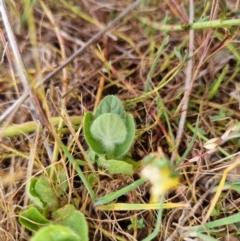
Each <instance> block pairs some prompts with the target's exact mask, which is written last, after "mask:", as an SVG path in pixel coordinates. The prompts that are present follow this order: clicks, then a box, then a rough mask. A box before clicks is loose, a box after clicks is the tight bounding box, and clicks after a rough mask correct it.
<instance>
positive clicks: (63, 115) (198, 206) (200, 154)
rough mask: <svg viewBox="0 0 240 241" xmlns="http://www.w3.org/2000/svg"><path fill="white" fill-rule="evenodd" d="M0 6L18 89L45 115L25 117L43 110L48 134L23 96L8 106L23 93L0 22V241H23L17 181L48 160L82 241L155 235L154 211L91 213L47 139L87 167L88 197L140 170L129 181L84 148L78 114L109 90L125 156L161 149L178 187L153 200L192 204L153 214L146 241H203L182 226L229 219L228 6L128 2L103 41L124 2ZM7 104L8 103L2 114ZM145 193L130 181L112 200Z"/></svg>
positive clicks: (233, 108)
mask: <svg viewBox="0 0 240 241" xmlns="http://www.w3.org/2000/svg"><path fill="white" fill-rule="evenodd" d="M6 3H7V11H8V15H9V18H10V24H11V26H12V28H13V32H14V34H15V35H16V40H17V45H18V48H19V51H20V53H21V58H22V59H23V61H24V64H25V66H26V73H25V74H26V76H27V78H28V81H29V82H28V85H29V86H31V91H32V95H33V96H35V98H37V99H38V100H39V104H40V107H39V108H41V110H42V111H43V113H44V114H42V113H40V114H39V113H37V114H36V113H35V115H37V116H39V115H40V116H42V115H44V116H45V118H46V122H47V124H46V123H45V124H46V126H47V127H46V126H45V127H44V126H41V125H40V123H39V122H38V121H37V120H36V119H34V118H33V117H32V112H33V111H36V109H38V108H37V106H36V105H34V106H33V108H31V109H30V107H29V106H30V105H29V100H27V101H24V103H23V104H21V105H20V106H19V105H18V103H20V102H19V99H21V98H22V97H21V96H23V95H24V94H25V95H26V88H25V86H23V85H22V82H21V76H20V75H19V71H17V69H16V68H15V67H14V66H15V57H14V54H13V51H12V49H11V48H10V46H9V41H8V39H7V34H6V31H5V30H6V29H5V26H4V24H3V22H2V21H1V30H0V40H1V45H0V46H1V48H0V53H1V66H0V120H1V124H0V216H1V218H0V240H6V241H8V240H9V241H10V240H11V241H12V240H17V241H18V240H30V238H31V236H32V233H31V232H29V231H27V230H25V229H24V228H23V227H22V226H21V225H20V224H19V221H18V218H19V214H20V212H21V211H23V210H25V209H26V208H27V207H29V205H30V202H29V199H28V196H27V195H26V184H27V183H28V182H29V180H30V178H31V177H39V176H41V175H44V174H46V170H47V168H49V167H54V166H58V165H61V166H62V167H63V169H64V170H65V173H66V176H67V177H68V189H67V191H66V192H65V193H64V194H62V195H61V197H60V199H61V200H60V202H61V203H71V204H74V205H75V207H77V209H79V210H80V211H81V212H82V213H83V214H84V215H85V217H86V219H87V222H88V226H89V237H90V240H92V241H95V240H103V241H112V240H119V241H125V240H126V241H127V240H128V241H129V240H132V241H135V240H143V239H144V238H146V237H147V236H148V235H149V234H150V233H151V232H152V231H153V230H154V229H155V224H156V219H157V217H156V210H154V209H153V210H152V209H151V208H150V207H149V209H147V208H146V209H145V210H127V211H126V210H125V211H121V210H120V211H119V210H112V211H104V210H101V209H100V208H99V209H97V208H96V207H95V206H94V205H93V203H92V201H91V198H90V196H89V195H88V192H87V190H86V188H85V186H84V185H83V183H82V181H81V180H80V178H79V177H78V176H77V174H76V172H75V166H74V165H72V164H71V163H70V162H69V160H68V158H67V157H66V156H65V154H63V151H62V150H61V148H60V146H59V142H58V141H57V138H56V137H57V136H58V137H59V138H60V139H61V140H62V142H63V143H64V144H65V145H66V146H67V147H68V150H69V151H70V152H71V154H72V156H74V158H75V159H76V160H79V163H81V161H82V160H84V161H85V163H87V165H85V166H84V167H82V166H81V168H82V171H83V172H84V174H85V175H88V174H89V173H91V172H92V173H94V174H95V175H96V176H97V181H96V182H94V183H93V190H94V193H95V194H96V196H98V197H101V196H104V195H106V194H111V193H112V192H114V191H117V190H120V189H121V188H124V187H125V186H127V185H129V184H131V183H132V182H134V181H136V180H138V179H139V178H140V172H141V167H140V165H139V166H138V168H136V170H135V173H134V174H133V176H131V177H129V176H127V177H126V176H124V175H120V174H117V175H109V174H108V173H107V172H106V171H104V169H98V168H97V166H95V165H94V164H92V163H91V161H90V160H89V158H88V154H87V153H86V150H87V144H86V142H85V140H84V137H83V131H82V119H83V116H84V114H85V113H86V112H87V111H93V110H94V109H96V108H97V106H98V104H99V102H100V100H101V99H102V98H103V97H104V96H106V95H117V96H118V97H119V98H120V99H121V100H122V101H123V104H124V107H125V109H126V111H127V112H129V113H131V114H132V115H133V116H134V119H135V122H136V133H137V135H136V141H135V144H134V146H133V147H132V148H131V158H132V159H133V160H135V161H136V163H140V161H141V160H142V159H143V158H144V157H145V156H146V155H148V154H150V153H152V152H156V151H157V150H158V149H159V148H161V150H163V153H164V155H165V156H166V157H168V159H169V160H171V165H173V166H175V167H176V170H175V171H176V172H177V173H178V174H179V175H180V185H179V186H178V187H176V188H175V189H174V190H172V191H171V192H169V193H168V195H167V196H166V197H165V201H164V203H165V204H167V203H179V202H183V203H186V204H188V205H189V206H191V208H190V209H189V208H187V206H185V207H178V208H169V209H164V210H163V213H162V222H161V229H160V232H159V233H158V235H157V237H155V238H154V240H161V241H163V240H168V241H170V240H172V241H173V240H208V239H204V238H206V237H205V236H202V237H199V236H198V237H196V239H194V237H193V236H194V232H192V233H189V232H187V230H190V227H195V226H198V225H202V224H205V223H209V222H210V223H211V222H212V221H218V220H222V219H223V218H226V217H229V216H230V215H232V214H238V213H239V208H238V206H239V199H240V196H239V193H240V190H239V186H238V185H239V184H238V183H239V180H240V171H239V165H238V164H239V163H240V161H239V157H238V155H239V152H240V148H239V146H240V143H239V132H240V127H239V118H240V110H239V105H240V94H239V80H240V51H239V41H240V39H239V36H240V35H239V26H240V1H239V0H237V1H230V0H228V1H217V0H214V1H201V0H197V1H193V0H183V1H177V0H161V1H157V0H152V1H148V0H145V1H144V0H143V1H142V2H141V3H140V1H139V3H140V5H139V6H135V8H134V9H132V11H131V12H129V13H128V14H127V15H126V16H124V17H123V18H122V19H121V20H119V21H118V23H117V24H116V25H115V26H112V28H111V29H109V30H108V31H106V33H105V34H102V36H101V35H99V36H98V34H99V32H101V31H103V29H104V28H105V27H106V26H107V24H108V23H110V22H111V21H112V20H113V19H115V18H116V17H117V16H118V15H119V14H121V13H122V12H123V11H124V10H125V9H126V8H127V7H129V6H130V5H131V4H133V3H134V1H133V0H125V1H111V0H105V1H95V0H89V1H88V0H82V1H78V0H71V1H66V0H59V1H54V0H49V1H46V0H39V1H32V2H31V1H12V0H9V1H6ZM215 20H216V21H215ZM214 21H215V22H214ZM200 23H201V24H200ZM96 36H98V37H97V38H96V39H95V40H94V41H93V42H92V44H90V45H88V46H87V47H84V46H85V45H86V43H88V41H89V40H91V39H92V38H95V37H96ZM81 48H83V50H82V51H81V54H79V55H78V56H75V58H74V59H71V61H68V60H69V57H70V56H72V54H74V53H76V52H77V51H79V49H81ZM66 61H67V63H68V64H66V65H65V66H64V68H61V69H58V68H59V67H60V66H62V64H64V63H66ZM20 67H21V66H20ZM56 70H58V71H57V72H56ZM51 73H55V74H54V75H52V74H51ZM49 76H50V78H49ZM46 77H47V78H46ZM44 79H45V80H46V81H45V82H44V83H43V80H44ZM25 97H26V96H25ZM30 101H31V100H30ZM12 104H16V108H15V109H14V110H12V111H10V113H9V115H8V116H7V117H6V116H5V115H4V113H6V111H7V110H8V109H9V108H10V107H11V106H12ZM35 117H36V116H35ZM37 119H38V120H39V118H37ZM192 140H194V141H193V142H191V141H192ZM188 149H189V150H188ZM186 150H188V151H187V152H186ZM185 154H186V155H185ZM219 183H220V184H219ZM149 190H150V184H149V183H148V182H147V183H145V184H141V185H140V186H139V187H138V188H136V189H134V190H132V191H130V192H128V193H127V194H126V195H123V196H121V197H119V198H118V199H117V200H114V201H113V202H112V204H113V206H114V204H115V203H128V204H149V202H150V193H149ZM156 209H157V208H156ZM239 225H240V220H239V221H238V222H236V223H233V224H228V225H224V226H221V228H222V229H220V230H218V232H211V230H210V228H209V230H208V229H207V234H208V236H211V237H212V238H215V239H218V240H240V233H239ZM219 226H220V225H219ZM215 239H214V240H215ZM209 240H210V239H209Z"/></svg>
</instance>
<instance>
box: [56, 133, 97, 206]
mask: <svg viewBox="0 0 240 241" xmlns="http://www.w3.org/2000/svg"><path fill="white" fill-rule="evenodd" d="M57 141H58V143H59V145H60V147H61V148H62V150H63V152H64V154H65V155H66V156H67V158H68V159H69V161H70V162H71V163H72V164H73V165H74V167H75V169H76V172H77V174H78V176H79V177H80V178H81V180H82V182H83V184H84V186H85V187H86V189H87V190H88V193H89V195H90V196H91V199H92V201H93V202H94V200H95V193H94V191H93V189H92V187H91V185H90V183H89V182H88V181H87V179H86V177H85V176H84V174H83V172H82V170H81V168H80V167H79V166H78V165H77V164H76V161H75V159H74V158H73V156H72V155H71V153H70V152H69V151H68V149H67V147H66V146H65V145H64V144H63V143H62V141H61V140H60V139H59V138H58V140H57Z"/></svg>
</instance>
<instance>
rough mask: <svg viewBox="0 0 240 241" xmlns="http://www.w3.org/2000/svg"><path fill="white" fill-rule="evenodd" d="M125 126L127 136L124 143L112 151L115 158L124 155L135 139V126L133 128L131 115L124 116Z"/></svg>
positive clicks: (133, 123)
mask: <svg viewBox="0 0 240 241" xmlns="http://www.w3.org/2000/svg"><path fill="white" fill-rule="evenodd" d="M125 124H126V128H127V136H126V139H125V141H124V142H123V143H122V144H120V145H117V146H116V149H115V151H114V157H115V158H120V157H122V156H124V155H126V154H127V152H128V151H129V149H130V148H131V146H132V144H133V141H134V138H135V132H136V126H135V122H134V119H133V116H132V115H131V114H128V115H127V116H126V123H125Z"/></svg>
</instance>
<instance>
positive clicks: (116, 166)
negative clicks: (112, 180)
mask: <svg viewBox="0 0 240 241" xmlns="http://www.w3.org/2000/svg"><path fill="white" fill-rule="evenodd" d="M102 166H103V168H105V169H106V170H107V171H108V172H109V173H110V174H124V175H132V174H133V166H132V165H131V164H128V163H126V162H124V161H118V160H106V161H105V163H104V164H103V165H102Z"/></svg>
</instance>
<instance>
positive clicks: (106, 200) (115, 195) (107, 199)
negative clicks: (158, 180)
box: [94, 178, 147, 206]
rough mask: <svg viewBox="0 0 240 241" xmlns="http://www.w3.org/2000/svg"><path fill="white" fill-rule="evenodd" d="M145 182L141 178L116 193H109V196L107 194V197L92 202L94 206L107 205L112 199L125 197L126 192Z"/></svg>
mask: <svg viewBox="0 0 240 241" xmlns="http://www.w3.org/2000/svg"><path fill="white" fill-rule="evenodd" d="M146 181H147V179H144V178H141V179H139V180H137V181H135V182H133V183H132V184H130V185H128V186H126V187H124V188H122V189H121V190H119V191H116V192H113V193H110V194H108V195H106V196H104V197H101V198H98V199H97V200H96V201H95V202H94V205H95V206H98V205H103V204H107V203H109V202H111V201H113V200H114V199H116V198H118V197H120V196H122V195H125V194H126V193H127V192H129V191H131V190H133V189H135V188H137V187H138V186H140V185H141V184H143V183H144V182H146Z"/></svg>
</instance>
